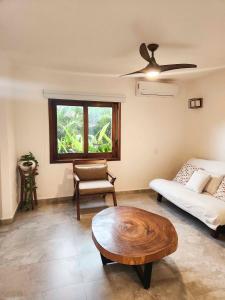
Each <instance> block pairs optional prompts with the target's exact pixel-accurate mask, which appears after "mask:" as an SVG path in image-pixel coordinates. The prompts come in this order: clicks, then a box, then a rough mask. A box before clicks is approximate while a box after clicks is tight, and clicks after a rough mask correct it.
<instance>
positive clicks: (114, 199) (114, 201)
mask: <svg viewBox="0 0 225 300" xmlns="http://www.w3.org/2000/svg"><path fill="white" fill-rule="evenodd" d="M112 196H113V204H114V206H117V201H116V193H115V192H113V193H112Z"/></svg>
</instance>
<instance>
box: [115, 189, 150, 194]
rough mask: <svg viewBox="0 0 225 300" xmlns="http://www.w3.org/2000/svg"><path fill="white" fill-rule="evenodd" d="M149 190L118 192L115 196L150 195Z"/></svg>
mask: <svg viewBox="0 0 225 300" xmlns="http://www.w3.org/2000/svg"><path fill="white" fill-rule="evenodd" d="M151 192H152V190H151V189H139V190H128V191H118V192H116V194H117V195H126V194H127V195H129V194H140V193H151Z"/></svg>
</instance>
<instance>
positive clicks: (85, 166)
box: [73, 159, 108, 181]
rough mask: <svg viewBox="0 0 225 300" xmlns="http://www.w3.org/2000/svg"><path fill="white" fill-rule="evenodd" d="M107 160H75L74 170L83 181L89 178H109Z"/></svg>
mask: <svg viewBox="0 0 225 300" xmlns="http://www.w3.org/2000/svg"><path fill="white" fill-rule="evenodd" d="M107 171H108V166H107V161H106V160H105V159H101V160H94V161H93V160H84V161H82V162H81V161H80V160H74V161H73V172H74V173H75V174H76V175H77V176H78V177H79V178H80V180H81V181H89V180H105V179H107V178H108V177H107Z"/></svg>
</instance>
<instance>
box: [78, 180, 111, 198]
mask: <svg viewBox="0 0 225 300" xmlns="http://www.w3.org/2000/svg"><path fill="white" fill-rule="evenodd" d="M79 192H80V194H81V195H91V194H98V193H99V194H101V193H111V192H114V186H113V185H112V184H111V183H110V182H109V181H108V180H92V181H81V182H80V184H79Z"/></svg>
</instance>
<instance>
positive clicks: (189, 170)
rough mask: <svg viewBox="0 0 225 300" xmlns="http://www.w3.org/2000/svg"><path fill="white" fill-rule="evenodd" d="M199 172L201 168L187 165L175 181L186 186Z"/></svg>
mask: <svg viewBox="0 0 225 300" xmlns="http://www.w3.org/2000/svg"><path fill="white" fill-rule="evenodd" d="M197 170H200V168H198V167H195V166H193V165H192V164H190V163H185V164H184V165H183V167H182V168H181V169H180V170H179V172H178V173H177V175H176V176H175V178H174V179H173V180H174V181H177V182H179V183H180V184H183V185H185V184H186V183H187V182H188V181H189V179H190V178H191V176H192V174H193V173H194V172H195V171H197Z"/></svg>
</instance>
